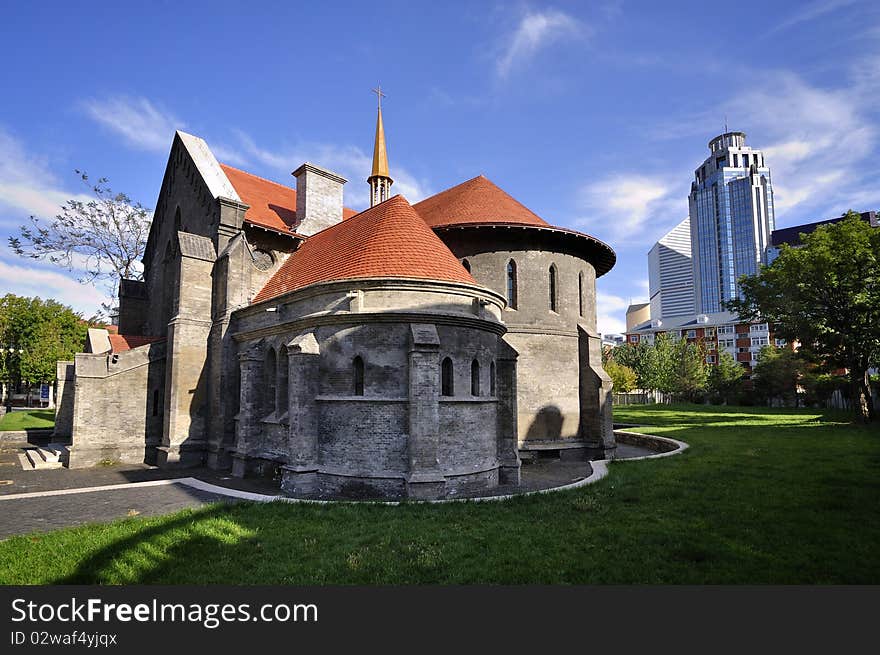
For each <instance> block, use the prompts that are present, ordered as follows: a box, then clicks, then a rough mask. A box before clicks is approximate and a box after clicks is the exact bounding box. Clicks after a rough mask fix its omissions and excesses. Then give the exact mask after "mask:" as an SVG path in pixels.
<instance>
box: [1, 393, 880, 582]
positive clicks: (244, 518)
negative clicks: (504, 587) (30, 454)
mask: <svg viewBox="0 0 880 655" xmlns="http://www.w3.org/2000/svg"><path fill="white" fill-rule="evenodd" d="M615 419H616V420H618V421H620V422H627V423H639V424H644V425H649V424H650V425H651V426H653V427H651V428H647V427H646V428H640V429H639V431H642V432H648V433H656V434H661V435H666V436H670V437H674V438H676V439H682V440H684V441H687V442H688V443H689V444H690V445H691V448H690V449H689V450H688V451H686V452H685V453H684V454H682V455H678V456H674V457H668V458H661V459H658V460H648V461H640V462H615V463H613V464H612V465H611V466H610V473H609V476H608V477H607V478H605V479H604V480H602V481H600V482H599V483H597V484H594V485H591V486H588V487H585V488H582V489H578V490H574V491H569V492H563V493H557V494H550V495H542V496H532V497H522V498H517V499H513V500H511V501H505V502H501V503H463V504H450V505H434V506H428V505H416V504H404V505H402V506H399V507H387V506H375V505H356V504H337V505H330V506H318V505H291V504H281V503H277V504H276V503H272V504H238V505H232V506H227V505H212V506H209V507H206V508H203V509H200V510H194V511H184V512H180V513H176V514H172V515H169V516H164V517H159V518H130V519H124V520H121V521H116V522H114V523H112V524H109V525H101V526H83V527H79V528H75V529H66V530H60V531H57V532H53V533H49V534H45V535H30V536H22V537H13V538H11V539H9V540H7V541H4V542H0V582H2V583H4V584H43V583H102V584H128V583H148V584H153V583H156V584H159V583H161V584H178V583H233V584H258V583H259V584H263V583H279V584H400V583H403V584H409V583H453V584H455V583H513V584H518V583H551V584H554V583H600V584H605V583H623V584H627V583H649V584H653V583H672V584H694V583H695V584H701V583H722V584H724V583H758V584H762V583H785V584H788V583H805V584H838V583H842V584H852V583H871V584H877V583H880V548H878V546H877V545H878V544H880V502H878V501H880V429H878V427H877V426H872V427H863V426H858V425H852V424H850V423H848V419H847V417H845V416H842V415H839V414H834V413H828V412H820V411H810V410H783V409H768V408H740V407H737V408H726V407H702V406H693V405H691V406H686V405H681V406H648V407H621V408H618V409H616V411H615Z"/></svg>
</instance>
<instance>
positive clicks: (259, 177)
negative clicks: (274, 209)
mask: <svg viewBox="0 0 880 655" xmlns="http://www.w3.org/2000/svg"><path fill="white" fill-rule="evenodd" d="M218 163H219V164H220V166H222V167H223V168H231V169H232V170H234V171H238V172H239V173H244V174H245V175H250V176H251V177H255V178H257V179H258V180H262V181H263V182H268V183H269V184H274V185H275V186H280V187H281V188H282V189H287V190H288V191H293V192H294V193H296V189H295V188H294V187H292V186H288V185H286V184H282V183H281V182H276V181H275V180H270V179H269V178H268V177H263V176H262V175H257V174H256V173H251V172H250V171H246V170H244V169H243V168H236V167H235V166H230V165H229V164H224V163H223V162H222V161H221V162H218Z"/></svg>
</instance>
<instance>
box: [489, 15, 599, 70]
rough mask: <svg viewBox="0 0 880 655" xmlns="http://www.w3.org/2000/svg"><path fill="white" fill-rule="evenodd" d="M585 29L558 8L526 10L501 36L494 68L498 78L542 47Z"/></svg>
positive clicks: (582, 32)
mask: <svg viewBox="0 0 880 655" xmlns="http://www.w3.org/2000/svg"><path fill="white" fill-rule="evenodd" d="M585 32H586V27H585V26H584V25H583V24H582V23H580V22H579V21H577V20H576V19H575V18H572V17H571V16H569V15H568V14H566V13H563V12H561V11H558V10H554V9H551V10H548V11H543V12H529V13H527V14H526V15H525V16H523V18H522V19H521V20H520V22H519V24H518V25H517V27H516V29H515V30H514V31H513V32H512V33H511V34H509V35H508V36H507V37H506V38H505V40H504V44H503V47H502V52H501V54H500V56H499V58H498V61H497V63H496V71H497V73H498V75H499V76H500V77H502V78H503V77H507V75H508V74H509V73H510V71H511V70H512V69H513V68H515V67H516V66H518V65H519V64H521V63H522V62H523V61H525V60H527V59H530V58H532V57H534V56H535V54H537V52H538V51H539V50H541V49H542V48H544V47H545V46H547V45H549V44H551V43H553V42H555V41H559V40H561V39H564V38H570V37H574V36H577V35H579V34H584V33H585Z"/></svg>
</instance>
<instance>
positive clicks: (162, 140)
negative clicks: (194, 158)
mask: <svg viewBox="0 0 880 655" xmlns="http://www.w3.org/2000/svg"><path fill="white" fill-rule="evenodd" d="M82 107H83V110H84V111H85V112H86V114H87V115H88V116H89V117H90V118H92V119H93V120H94V121H96V122H97V123H99V124H101V125H103V126H104V127H106V128H108V129H109V130H111V131H112V132H115V133H117V134H119V135H121V136H122V137H123V138H124V139H125V140H126V141H127V142H128V143H129V144H130V145H132V146H134V147H136V148H140V149H142V150H150V151H153V152H167V151H168V149H169V148H170V147H171V141H172V138H173V137H174V131H175V130H177V129H181V128H183V127H185V124H184V123H183V121H181V120H179V119H178V118H176V117H175V116H174V115H172V114H170V113H168V112H166V111H163V110H162V109H161V108H159V107H157V106H156V105H154V104H153V103H152V102H150V100H148V99H147V98H144V97H137V98H132V97H128V96H116V97H111V98H104V99H100V100H99V99H96V98H92V99H89V100H85V101H83V102H82Z"/></svg>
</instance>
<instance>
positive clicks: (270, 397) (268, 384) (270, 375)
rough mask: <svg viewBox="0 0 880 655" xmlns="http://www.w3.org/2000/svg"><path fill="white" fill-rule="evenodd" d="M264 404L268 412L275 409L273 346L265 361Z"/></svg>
mask: <svg viewBox="0 0 880 655" xmlns="http://www.w3.org/2000/svg"><path fill="white" fill-rule="evenodd" d="M263 380H264V383H265V388H264V390H263V391H264V394H263V398H264V404H265V411H266V414H271V413H272V412H274V411H275V351H274V350H273V349H272V348H269V350H267V351H266V361H265V362H263Z"/></svg>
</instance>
